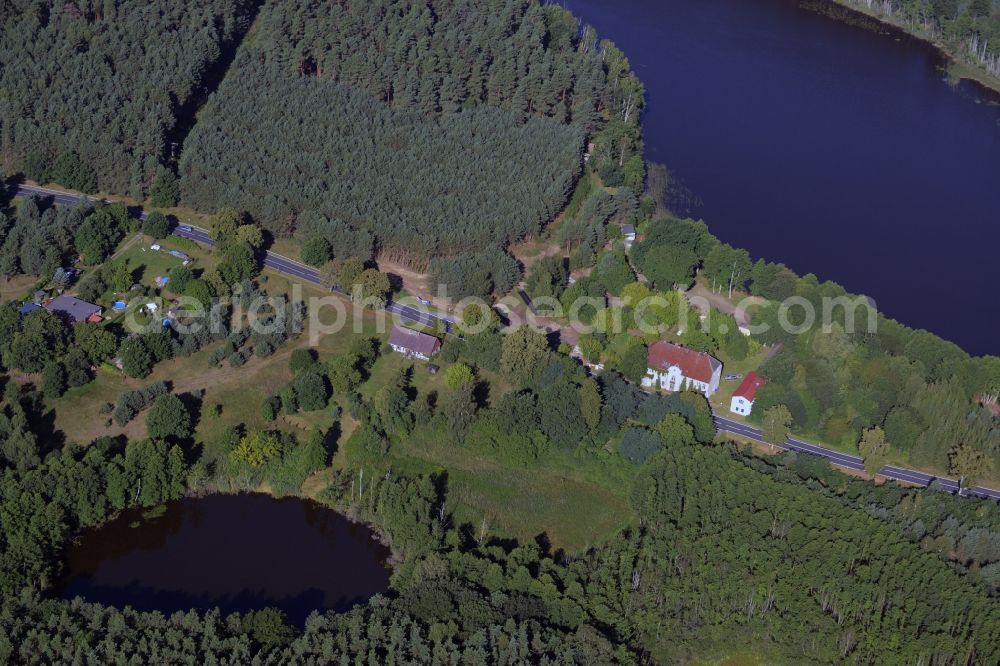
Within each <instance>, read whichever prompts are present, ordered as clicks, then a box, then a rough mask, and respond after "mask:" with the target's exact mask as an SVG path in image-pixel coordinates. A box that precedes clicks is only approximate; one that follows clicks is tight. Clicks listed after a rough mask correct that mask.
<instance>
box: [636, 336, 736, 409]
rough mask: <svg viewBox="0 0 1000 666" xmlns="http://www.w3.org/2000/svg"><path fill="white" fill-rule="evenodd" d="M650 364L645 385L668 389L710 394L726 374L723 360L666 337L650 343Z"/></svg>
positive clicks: (643, 382)
mask: <svg viewBox="0 0 1000 666" xmlns="http://www.w3.org/2000/svg"><path fill="white" fill-rule="evenodd" d="M648 366H649V367H648V370H647V371H646V376H645V377H643V379H642V385H643V386H645V387H647V388H658V389H662V390H664V391H685V390H692V391H700V392H702V393H704V394H705V396H706V397H709V396H711V395H712V394H713V393H715V392H716V391H718V390H719V380H720V379H721V378H722V361H720V360H719V359H717V358H715V357H713V356H711V355H709V354H706V353H705V352H698V351H695V350H693V349H687V348H685V347H680V346H678V345H675V344H671V343H669V342H666V341H665V340H660V341H659V342H654V343H653V344H651V345H650V346H649V356H648Z"/></svg>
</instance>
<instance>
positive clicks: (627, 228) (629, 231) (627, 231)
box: [622, 224, 635, 236]
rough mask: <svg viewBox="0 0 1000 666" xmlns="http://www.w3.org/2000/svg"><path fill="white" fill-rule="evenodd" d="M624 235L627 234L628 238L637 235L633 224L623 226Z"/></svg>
mask: <svg viewBox="0 0 1000 666" xmlns="http://www.w3.org/2000/svg"><path fill="white" fill-rule="evenodd" d="M622 233H623V234H625V235H626V236H628V235H629V234H634V233H635V226H633V225H631V224H623V225H622Z"/></svg>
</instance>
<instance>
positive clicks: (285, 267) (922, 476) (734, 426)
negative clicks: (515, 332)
mask: <svg viewBox="0 0 1000 666" xmlns="http://www.w3.org/2000/svg"><path fill="white" fill-rule="evenodd" d="M17 194H19V195H21V196H31V195H36V196H39V197H41V198H43V199H50V200H51V201H52V202H53V203H56V204H59V205H62V206H75V205H77V204H78V203H79V202H80V200H81V199H82V198H83V197H80V196H76V195H73V194H65V193H62V192H56V191H54V190H47V189H45V188H42V187H31V186H25V185H21V186H18V188H17ZM86 198H87V199H90V200H94V201H97V199H95V198H94V197H86ZM145 217H146V214H145V213H140V214H139V218H140V219H145ZM190 229H191V230H190V231H187V230H182V229H180V228H178V227H175V228H174V230H173V233H174V234H176V235H177V236H181V237H183V238H189V239H191V240H193V241H197V242H199V243H203V244H205V245H208V246H209V247H214V246H215V241H214V240H213V239H212V238H211V236H209V234H208V231H206V230H205V229H201V228H200V227H190ZM264 266H266V267H267V268H270V269H272V270H275V271H278V272H279V273H284V274H285V275H290V276H292V277H295V278H298V279H300V280H303V281H305V282H309V283H310V284H316V285H319V284H322V278H321V277H320V273H319V271H318V270H316V269H315V268H311V267H309V266H306V265H305V264H302V263H300V262H298V261H295V260H293V259H289V258H288V257H283V256H281V255H280V254H275V253H273V252H267V253H265V255H264ZM333 291H338V292H339V293H345V292H342V291H340V290H337V289H334V290H333ZM522 294H523V292H522ZM524 296H526V294H524V295H523V296H522V298H523V297H524ZM526 302H528V303H529V305H530V299H526ZM385 309H386V310H387V311H388V312H390V313H393V314H397V315H399V316H400V317H401V318H403V319H405V320H407V321H411V322H417V323H420V324H424V325H426V326H433V325H434V324H435V322H437V321H441V322H443V323H444V327H445V330H446V331H447V332H448V333H449V334H452V325H453V324H454V319H453V318H452V317H450V316H448V315H443V314H438V313H433V312H429V311H426V310H421V309H418V308H415V307H412V306H409V305H403V304H401V303H396V302H394V301H389V303H388V304H387V305H386V308H385ZM715 427H716V428H717V429H718V430H719V431H725V432H730V433H733V434H735V435H740V436H741V437H745V438H747V439H750V440H753V441H755V442H760V443H762V444H767V443H768V442H765V441H764V438H763V437H762V435H761V432H760V430H759V429H757V428H754V427H752V426H749V425H747V424H745V423H740V422H739V421H733V420H732V419H728V418H725V417H723V416H719V415H717V414H716V415H715ZM778 448H782V449H787V450H791V451H798V452H800V453H810V454H812V455H816V456H820V457H822V458H826V459H827V460H829V461H830V462H831V463H833V464H834V465H837V466H839V467H844V468H846V469H851V470H855V471H862V470H864V468H865V466H864V461H863V460H862V459H861V458H860V457H858V456H853V455H850V454H848V453H842V452H840V451H834V450H833V449H827V448H824V447H822V446H817V445H816V444H810V443H809V442H804V441H802V440H799V439H794V438H790V439H789V440H788V441H787V442H785V443H784V444H783V445H781V446H779V447H778ZM879 474H881V475H882V476H885V477H887V478H890V479H894V480H897V481H905V482H906V483H912V484H914V485H917V486H921V487H923V488H926V487H928V486H930V485H931V483H932V482H934V481H937V482H938V484H939V485H940V487H941V488H942V489H943V490H946V491H948V492H952V493H956V492H959V490H960V488H959V484H958V481H956V480H955V479H949V478H946V477H942V476H933V475H931V474H926V473H924V472H918V471H916V470H912V469H906V468H903V467H894V466H892V465H886V466H885V467H883V468H882V469H881V470H879ZM962 494H963V495H974V496H976V497H982V498H984V499H992V500H1000V490H994V489H993V488H983V487H981V486H977V487H975V488H966V489H965V490H963V491H962Z"/></svg>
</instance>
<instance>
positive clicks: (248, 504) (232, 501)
mask: <svg viewBox="0 0 1000 666" xmlns="http://www.w3.org/2000/svg"><path fill="white" fill-rule="evenodd" d="M164 508H165V510H163V509H160V510H159V511H157V510H153V511H150V510H148V509H145V510H129V511H125V512H123V513H122V514H121V515H120V516H119V517H118V518H116V519H115V520H112V521H110V522H108V523H107V524H105V525H103V526H101V527H98V528H94V529H91V530H87V531H85V532H84V533H83V534H82V535H81V537H80V539H78V541H77V542H76V543H75V544H74V545H72V546H71V547H70V548H69V551H68V554H67V557H66V577H65V580H64V581H63V583H62V585H61V586H60V588H59V594H60V596H62V597H64V598H67V599H71V598H73V597H76V596H81V597H83V598H84V599H86V600H88V601H94V602H100V603H104V604H109V605H113V606H118V607H122V606H125V605H130V606H132V607H134V608H136V609H139V610H145V611H152V610H159V611H162V612H163V613H167V614H169V613H172V612H174V611H178V610H186V609H189V608H197V609H200V610H207V609H209V608H213V607H219V608H220V609H221V611H222V612H223V614H227V613H232V612H245V611H248V610H254V609H259V608H263V607H266V606H274V607H276V608H280V609H281V610H283V611H285V613H286V614H287V615H288V618H289V620H291V621H293V622H295V623H299V624H301V623H302V622H303V621H304V620H305V618H306V617H307V616H308V615H309V613H310V612H312V611H313V610H333V611H344V610H347V609H349V608H350V607H352V606H354V605H355V604H358V603H363V602H365V601H367V600H368V599H369V598H370V597H371V596H373V595H374V594H376V593H379V592H384V591H385V590H386V589H387V588H388V584H389V573H390V572H389V570H388V569H387V568H386V564H385V563H386V561H387V560H388V559H389V557H390V552H389V549H388V548H386V547H385V546H383V545H382V544H380V543H379V542H378V541H376V540H375V539H373V538H372V537H373V532H372V531H371V530H369V529H368V528H367V527H365V526H363V525H359V524H356V523H352V522H351V521H349V520H348V519H347V518H345V517H344V516H342V515H340V514H339V513H336V512H335V511H331V510H330V509H327V508H324V507H322V506H320V505H319V504H316V503H315V502H311V501H308V500H302V499H295V498H285V499H279V500H276V499H272V498H270V497H268V496H266V495H213V496H210V497H206V498H203V499H183V500H179V501H175V502H170V503H168V504H166V505H165V507H164ZM144 513H146V514H147V515H155V514H157V513H162V515H159V516H158V517H152V518H147V519H144V518H143V514H144Z"/></svg>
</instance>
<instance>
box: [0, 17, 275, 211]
mask: <svg viewBox="0 0 1000 666" xmlns="http://www.w3.org/2000/svg"><path fill="white" fill-rule="evenodd" d="M255 11H256V3H255V2H253V1H252V0H211V1H209V2H199V3H178V2H171V1H170V0H158V1H156V2H149V1H146V0H81V1H78V2H75V3H66V2H56V1H55V0H44V1H42V2H35V1H34V0H30V1H29V0H11V1H9V2H4V3H3V6H2V8H0V13H2V16H0V19H2V21H0V23H2V27H0V54H3V57H2V61H3V65H2V66H0V89H2V90H3V91H4V94H3V95H0V155H2V162H0V168H3V169H5V170H6V171H7V172H8V173H10V172H18V171H21V172H23V173H24V174H25V175H26V176H27V177H28V178H30V179H32V180H35V181H38V182H55V183H59V184H61V185H64V186H66V187H69V188H71V189H77V190H82V191H84V192H97V191H101V192H115V193H119V194H130V195H131V196H133V197H136V198H139V199H143V198H145V195H146V194H147V193H149V192H150V190H151V189H152V187H153V185H154V181H155V179H156V178H157V176H158V174H160V173H161V171H162V165H165V164H166V163H167V162H168V160H169V159H170V158H171V157H172V156H173V154H174V153H175V152H176V150H175V149H176V148H177V147H176V146H173V147H172V146H171V142H179V141H180V140H182V139H183V137H182V136H180V135H179V134H178V132H179V131H182V130H183V129H184V126H185V125H186V124H188V123H190V121H191V119H190V118H189V117H187V114H189V113H190V112H191V110H192V108H194V106H195V105H196V104H197V101H198V100H199V99H200V98H201V96H203V95H204V93H205V92H206V90H207V88H208V87H210V86H212V85H214V81H213V76H214V75H215V70H216V68H217V67H218V66H219V65H220V64H224V62H223V61H224V57H225V54H226V52H227V51H231V50H232V48H234V46H235V44H236V43H237V42H238V41H239V40H240V39H241V38H242V36H243V34H244V32H245V31H246V29H247V28H248V27H249V25H250V21H251V20H252V18H253V14H254V12H255Z"/></svg>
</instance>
